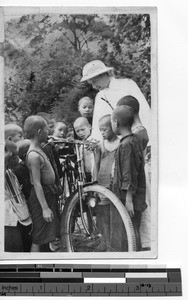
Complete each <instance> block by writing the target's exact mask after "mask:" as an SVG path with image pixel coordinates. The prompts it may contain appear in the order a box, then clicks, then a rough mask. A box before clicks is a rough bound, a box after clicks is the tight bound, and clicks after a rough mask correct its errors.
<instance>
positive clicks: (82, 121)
mask: <svg viewBox="0 0 188 300" xmlns="http://www.w3.org/2000/svg"><path fill="white" fill-rule="evenodd" d="M80 125H85V126H89V127H91V125H90V124H89V121H88V119H87V118H85V117H79V118H77V119H76V120H75V121H74V124H73V126H74V128H75V127H77V126H80Z"/></svg>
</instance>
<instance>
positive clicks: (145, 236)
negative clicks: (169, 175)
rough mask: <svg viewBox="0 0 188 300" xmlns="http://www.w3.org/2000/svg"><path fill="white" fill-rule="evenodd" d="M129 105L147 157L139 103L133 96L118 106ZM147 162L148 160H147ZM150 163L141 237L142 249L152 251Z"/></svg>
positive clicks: (138, 136) (145, 138) (146, 168)
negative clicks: (146, 205)
mask: <svg viewBox="0 0 188 300" xmlns="http://www.w3.org/2000/svg"><path fill="white" fill-rule="evenodd" d="M120 105H127V106H129V107H131V108H132V109H133V110H134V122H133V125H132V127H131V130H132V133H133V134H134V135H135V136H136V137H137V139H138V141H139V143H140V145H141V147H142V150H143V152H144V156H146V147H147V144H148V141H149V137H148V134H147V130H146V128H145V127H144V126H143V125H142V123H141V120H140V117H139V106H140V105H139V102H138V100H137V99H136V98H134V97H132V96H125V97H123V98H121V99H120V100H119V101H118V103H117V106H120ZM145 161H146V160H145ZM148 165H149V163H148V161H147V162H146V164H145V174H146V203H147V204H148V207H147V209H145V211H144V212H143V214H142V220H141V225H140V235H141V241H142V249H143V250H150V248H151V239H150V229H151V212H150V206H151V200H150V198H151V191H150V182H149V176H148Z"/></svg>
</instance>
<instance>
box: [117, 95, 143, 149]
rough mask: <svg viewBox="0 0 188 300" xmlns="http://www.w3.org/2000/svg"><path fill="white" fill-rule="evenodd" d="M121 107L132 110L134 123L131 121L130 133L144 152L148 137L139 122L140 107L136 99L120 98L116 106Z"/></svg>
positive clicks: (131, 97)
mask: <svg viewBox="0 0 188 300" xmlns="http://www.w3.org/2000/svg"><path fill="white" fill-rule="evenodd" d="M121 105H127V106H129V107H131V108H132V109H133V110H134V121H133V125H132V127H131V130H132V133H134V135H135V136H136V137H137V139H138V140H139V142H140V144H141V147H142V149H143V151H144V150H146V146H147V144H148V141H149V137H148V134H147V130H146V128H145V127H144V126H143V125H142V123H141V121H140V117H139V108H140V105H139V102H138V100H137V99H136V98H134V97H133V96H125V97H123V98H121V99H120V100H119V101H118V103H117V106H121Z"/></svg>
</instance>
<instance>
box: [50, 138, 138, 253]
mask: <svg viewBox="0 0 188 300" xmlns="http://www.w3.org/2000/svg"><path fill="white" fill-rule="evenodd" d="M54 144H55V145H57V144H59V145H63V144H64V145H65V144H66V145H67V144H69V145H71V146H73V147H74V150H75V153H74V154H68V153H67V154H65V155H61V156H60V157H61V158H63V160H64V161H63V164H62V166H63V170H64V174H63V178H62V189H63V191H64V197H65V198H66V200H65V201H64V206H63V208H62V212H61V214H62V218H61V239H62V244H64V245H65V248H66V251H68V252H101V251H115V250H114V249H111V246H110V243H109V242H107V241H106V240H104V236H103V234H102V233H101V232H100V229H99V227H98V221H97V214H96V210H97V209H98V207H99V205H100V204H101V199H104V198H105V199H106V200H107V201H108V202H109V203H110V205H112V206H114V207H115V209H116V210H117V212H118V214H119V215H120V217H121V219H122V222H123V225H124V228H125V231H126V234H127V240H128V251H129V252H131V251H136V238H135V233H134V228H133V225H132V222H131V219H130V216H129V214H128V212H127V210H126V209H125V207H124V205H123V204H122V203H121V201H120V200H119V199H118V198H117V197H116V196H115V195H114V194H113V193H112V192H111V191H110V190H108V189H106V188H105V187H103V186H101V185H99V184H97V182H86V181H85V174H84V167H83V156H82V154H83V147H84V146H86V144H87V147H90V146H93V145H91V144H88V142H87V143H86V142H83V141H77V140H73V141H67V140H66V139H62V140H61V141H54ZM74 155H75V157H76V161H75V158H74V160H73V156H74ZM73 161H74V163H72V162H73ZM66 181H67V182H68V188H69V196H68V197H67V196H66V195H65V190H66V189H65V182H66ZM103 246H104V247H103ZM103 249H108V250H103Z"/></svg>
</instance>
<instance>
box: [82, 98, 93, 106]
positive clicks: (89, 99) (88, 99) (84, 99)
mask: <svg viewBox="0 0 188 300" xmlns="http://www.w3.org/2000/svg"><path fill="white" fill-rule="evenodd" d="M86 100H87V101H90V102H92V105H94V103H93V99H91V98H90V97H88V96H85V97H83V98H81V99H80V100H79V101H78V107H79V106H80V105H81V104H82V102H83V101H86Z"/></svg>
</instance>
